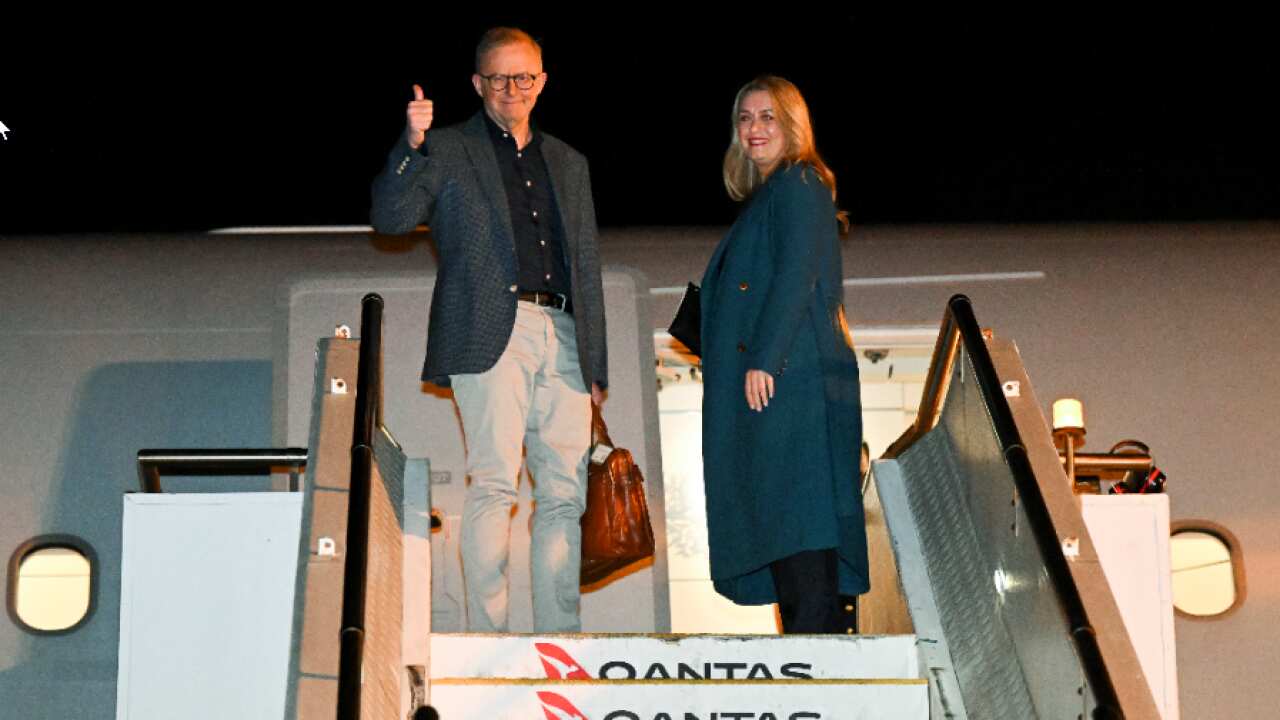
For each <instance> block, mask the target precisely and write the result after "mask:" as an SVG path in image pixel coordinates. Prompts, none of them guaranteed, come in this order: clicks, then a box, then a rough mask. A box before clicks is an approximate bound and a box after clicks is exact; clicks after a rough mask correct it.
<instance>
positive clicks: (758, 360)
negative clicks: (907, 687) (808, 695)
mask: <svg viewBox="0 0 1280 720" xmlns="http://www.w3.org/2000/svg"><path fill="white" fill-rule="evenodd" d="M724 183H725V187H726V188H727V189H728V191H729V195H730V196H731V197H733V199H735V200H740V201H741V200H745V201H746V202H745V206H744V207H743V208H742V212H741V214H740V215H739V216H738V220H737V222H735V223H734V225H733V227H732V228H731V229H730V230H729V233H728V235H726V236H725V237H724V239H723V240H721V241H720V245H719V246H718V247H717V248H716V250H715V252H714V253H713V254H712V256H711V262H710V263H709V264H708V266H707V271H706V274H705V275H703V278H702V294H701V297H702V308H701V310H702V362H703V373H704V376H703V401H702V403H703V405H702V407H703V415H702V417H703V434H702V442H703V463H704V466H705V478H706V492H707V526H708V531H709V539H710V551H711V578H712V580H713V581H714V583H715V588H716V590H717V591H718V592H719V593H720V594H721V595H724V596H725V597H727V598H729V599H730V600H732V601H734V602H736V603H738V604H743V605H763V604H768V603H773V602H776V603H778V606H779V610H780V614H781V616H782V628H783V632H786V633H795V632H801V633H818V632H843V628H844V627H845V625H843V624H842V622H841V617H840V605H839V596H840V595H842V594H843V595H857V594H860V593H864V592H866V591H867V589H868V587H869V584H868V581H867V550H866V548H867V543H866V530H865V527H864V523H863V515H862V501H861V497H860V496H859V493H858V489H857V488H858V450H859V445H860V443H861V442H862V418H861V414H862V413H861V401H860V397H859V389H858V364H857V359H856V358H855V356H854V353H853V348H852V347H851V345H850V344H849V339H848V333H847V329H848V326H847V325H846V323H845V317H844V309H843V306H842V304H841V297H842V294H843V288H842V286H841V262H840V240H839V236H838V230H837V225H838V224H845V217H844V214H843V213H839V212H837V210H836V206H835V176H834V175H833V174H832V172H831V170H830V169H829V168H828V167H827V166H826V164H825V163H823V162H822V158H820V157H819V156H818V153H817V150H816V149H815V147H814V140H813V130H812V128H811V127H810V124H809V110H808V108H807V107H806V105H805V102H804V99H803V98H802V97H801V96H800V91H799V90H797V89H796V87H795V86H794V85H792V84H791V83H790V82H787V81H786V80H783V79H782V78H778V77H772V76H764V77H760V78H757V79H756V80H754V81H752V82H750V83H748V84H747V85H746V86H745V87H743V88H742V89H741V90H740V91H738V96H737V98H736V100H735V101H734V106H733V136H732V140H731V142H730V144H729V149H728V151H727V152H726V153H725V159H724Z"/></svg>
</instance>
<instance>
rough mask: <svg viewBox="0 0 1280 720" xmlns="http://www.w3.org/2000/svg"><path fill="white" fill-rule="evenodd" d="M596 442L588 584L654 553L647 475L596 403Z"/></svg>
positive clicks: (586, 543) (590, 476) (585, 547)
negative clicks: (611, 430) (615, 436)
mask: <svg viewBox="0 0 1280 720" xmlns="http://www.w3.org/2000/svg"><path fill="white" fill-rule="evenodd" d="M591 447H592V457H591V460H590V462H589V464H588V465H587V511H586V512H585V513H583V515H582V573H581V582H582V584H583V585H590V584H591V583H595V582H599V581H600V580H603V579H604V578H606V577H608V576H609V574H610V573H612V572H614V571H615V570H619V569H621V568H623V567H626V566H627V565H630V564H631V563H634V562H636V561H638V560H643V559H645V558H647V557H650V556H652V555H653V526H652V525H651V524H650V523H649V504H648V503H647V502H646V501H645V497H644V476H643V475H641V474H640V468H638V467H636V463H635V460H633V459H632V457H631V452H630V451H628V450H625V449H623V448H619V447H613V440H611V439H610V438H609V429H608V428H607V427H605V424H604V418H603V417H601V416H600V408H599V407H593V409H592V415H591ZM606 453H607V455H606ZM597 460H600V462H596V461H597Z"/></svg>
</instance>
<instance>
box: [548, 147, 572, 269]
mask: <svg viewBox="0 0 1280 720" xmlns="http://www.w3.org/2000/svg"><path fill="white" fill-rule="evenodd" d="M542 159H543V160H544V161H545V162H546V163H547V174H548V175H550V176H551V192H553V193H555V198H556V208H557V209H559V211H560V227H562V228H564V237H565V242H566V243H568V247H566V248H565V261H566V262H569V264H570V266H572V265H573V263H572V262H570V261H569V258H573V257H577V253H578V212H577V202H578V200H579V198H578V197H577V196H576V195H575V194H574V193H572V192H567V190H568V189H569V188H570V187H572V183H571V181H570V178H569V158H568V156H567V154H566V153H565V151H564V147H563V146H562V145H561V144H560V143H559V142H557V141H556V140H555V139H554V138H549V137H547V136H546V135H543V136H542Z"/></svg>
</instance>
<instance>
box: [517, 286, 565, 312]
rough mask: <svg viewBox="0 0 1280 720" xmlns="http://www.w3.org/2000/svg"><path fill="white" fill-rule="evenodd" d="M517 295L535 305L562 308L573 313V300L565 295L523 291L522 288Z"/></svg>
mask: <svg viewBox="0 0 1280 720" xmlns="http://www.w3.org/2000/svg"><path fill="white" fill-rule="evenodd" d="M517 297H519V298H520V299H521V300H524V301H526V302H531V303H533V304H535V305H542V306H544V307H549V308H555V309H556V310H563V311H565V312H567V313H569V314H573V301H572V300H570V299H569V297H568V296H567V295H561V294H560V293H548V292H525V291H524V290H521V291H520V293H519V294H518V295H517Z"/></svg>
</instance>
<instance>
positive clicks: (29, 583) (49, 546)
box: [9, 540, 94, 633]
mask: <svg viewBox="0 0 1280 720" xmlns="http://www.w3.org/2000/svg"><path fill="white" fill-rule="evenodd" d="M78 544H79V543H75V544H73V543H71V542H50V541H47V540H46V541H45V542H43V543H41V542H39V541H34V542H31V543H27V544H26V545H25V546H24V547H22V548H20V549H19V550H18V552H17V553H15V554H14V558H13V562H11V564H10V573H9V612H10V614H11V616H12V617H13V618H14V619H15V620H17V622H18V623H19V624H20V625H22V626H23V627H25V628H26V629H28V630H32V631H35V632H38V633H56V632H67V631H70V630H72V629H74V628H75V627H77V626H78V625H79V624H80V623H81V622H83V621H84V620H85V619H86V618H87V617H88V615H89V612H90V611H91V610H92V608H93V575H94V568H93V561H92V560H91V559H90V555H91V554H90V553H87V552H85V551H83V550H81V549H80V548H79V547H76V545H78Z"/></svg>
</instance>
